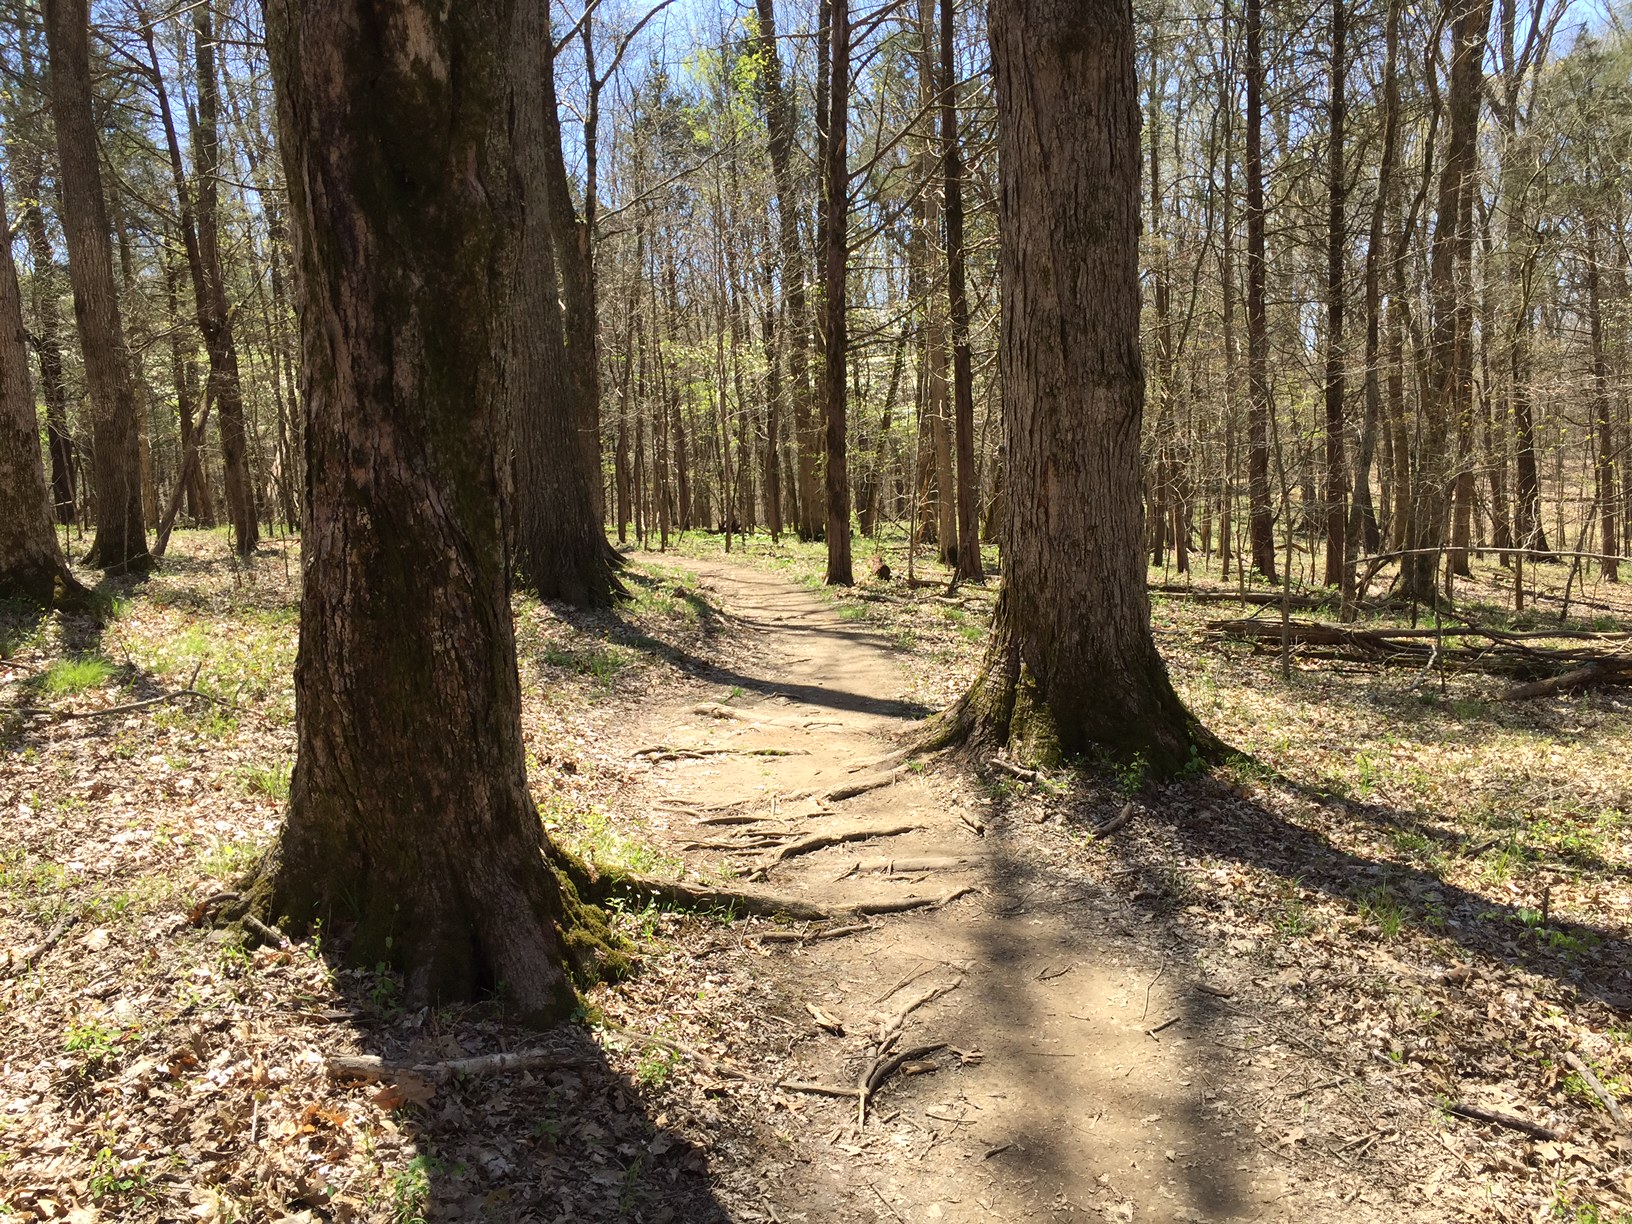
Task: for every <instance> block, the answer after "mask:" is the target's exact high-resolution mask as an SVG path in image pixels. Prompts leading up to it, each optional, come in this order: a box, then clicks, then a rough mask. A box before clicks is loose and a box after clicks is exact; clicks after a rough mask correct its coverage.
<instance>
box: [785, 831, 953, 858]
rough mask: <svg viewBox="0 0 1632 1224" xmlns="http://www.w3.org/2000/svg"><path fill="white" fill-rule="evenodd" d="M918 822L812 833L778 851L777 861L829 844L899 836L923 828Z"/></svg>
mask: <svg viewBox="0 0 1632 1224" xmlns="http://www.w3.org/2000/svg"><path fill="white" fill-rule="evenodd" d="M923 827H924V826H923V825H922V824H919V823H917V822H905V823H897V824H889V825H863V826H862V827H861V828H859V829H840V830H837V831H835V832H832V833H812V834H810V835H809V836H808V837H801V838H800V839H799V840H798V841H794V842H789V843H788V844H787V845H785V846H783V847H782V848H781V849H780V850H778V851H777V852H776V861H777V862H779V863H780V862H785V861H786V860H788V859H790V858H795V857H797V856H799V855H801V854H811V853H813V852H815V851H817V850H822V849H825V848H827V847H828V846H842V845H844V844H845V843H847V842H858V841H872V840H873V839H874V838H875V837H899V836H901V834H903V833H912V832H915V831H917V830H918V829H921V828H923Z"/></svg>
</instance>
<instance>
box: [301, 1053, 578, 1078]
mask: <svg viewBox="0 0 1632 1224" xmlns="http://www.w3.org/2000/svg"><path fill="white" fill-rule="evenodd" d="M324 1063H325V1065H326V1066H327V1068H328V1072H329V1074H330V1075H332V1076H333V1077H334V1078H335V1079H351V1080H365V1081H367V1082H369V1083H377V1082H379V1081H380V1080H389V1079H400V1078H402V1077H403V1076H410V1075H411V1076H417V1077H418V1078H420V1079H424V1080H430V1081H432V1082H433V1083H445V1082H447V1081H448V1080H450V1079H452V1078H453V1077H454V1076H456V1075H492V1074H494V1073H496V1072H500V1071H538V1070H564V1069H569V1068H581V1067H588V1066H592V1065H594V1064H592V1063H590V1062H589V1061H587V1060H585V1059H582V1058H573V1057H571V1056H570V1055H565V1054H561V1053H559V1052H558V1051H554V1050H524V1051H520V1052H517V1053H512V1054H483V1055H480V1056H479V1057H476V1058H453V1059H449V1060H447V1061H446V1062H427V1063H393V1062H387V1061H386V1060H385V1059H383V1058H381V1057H379V1056H378V1055H376V1054H331V1055H329V1057H328V1058H326V1059H325V1060H324Z"/></svg>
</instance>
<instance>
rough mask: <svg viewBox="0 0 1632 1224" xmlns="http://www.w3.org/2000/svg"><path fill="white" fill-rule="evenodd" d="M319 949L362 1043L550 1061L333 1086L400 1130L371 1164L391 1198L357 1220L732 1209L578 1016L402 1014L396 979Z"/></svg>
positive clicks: (481, 1011)
mask: <svg viewBox="0 0 1632 1224" xmlns="http://www.w3.org/2000/svg"><path fill="white" fill-rule="evenodd" d="M324 956H325V958H326V959H327V960H328V961H329V963H330V965H331V968H332V969H333V971H334V972H333V978H334V982H335V984H336V987H337V988H338V990H339V992H340V994H341V997H342V1000H343V1006H342V1007H341V1008H340V1009H338V1010H337V1011H336V1012H335V1013H333V1018H334V1019H335V1020H336V1021H338V1022H339V1023H340V1025H343V1028H342V1029H341V1030H340V1032H344V1033H345V1035H346V1036H347V1037H349V1038H350V1039H351V1040H352V1041H354V1042H355V1044H356V1046H357V1047H358V1048H359V1049H360V1050H361V1052H363V1053H366V1054H370V1055H375V1056H377V1057H379V1058H381V1059H383V1060H384V1061H385V1062H387V1063H389V1064H392V1065H394V1066H396V1065H408V1066H414V1065H419V1064H426V1063H431V1064H434V1063H441V1062H446V1061H449V1060H453V1059H464V1058H471V1057H479V1056H483V1055H487V1054H493V1053H499V1052H510V1053H518V1052H534V1051H538V1052H545V1053H548V1054H549V1055H552V1056H553V1057H554V1059H555V1060H556V1065H554V1066H548V1067H537V1068H534V1069H530V1070H513V1071H504V1072H498V1073H490V1074H481V1075H468V1076H458V1075H455V1076H453V1077H451V1078H448V1079H447V1080H446V1081H445V1082H440V1083H437V1082H433V1081H430V1080H427V1079H426V1078H425V1077H421V1076H417V1075H414V1074H413V1073H410V1074H409V1075H407V1076H393V1077H390V1078H387V1079H385V1080H382V1081H379V1082H372V1083H364V1082H357V1083H355V1084H350V1085H337V1086H336V1088H335V1089H334V1091H335V1092H337V1093H339V1094H341V1096H342V1097H344V1096H352V1097H355V1098H359V1099H361V1098H371V1099H372V1100H373V1102H374V1103H375V1104H377V1105H379V1106H381V1107H382V1108H386V1109H388V1110H390V1111H391V1117H392V1119H393V1121H394V1122H395V1124H396V1127H397V1136H396V1143H397V1148H396V1150H394V1151H391V1150H386V1148H385V1145H387V1144H388V1143H390V1142H392V1140H393V1137H392V1136H391V1135H390V1133H389V1132H387V1133H385V1134H382V1135H381V1136H380V1137H379V1139H378V1140H377V1142H379V1143H380V1144H381V1145H382V1149H381V1150H380V1151H379V1158H380V1160H381V1163H382V1164H383V1165H385V1166H386V1167H387V1168H389V1169H391V1170H392V1172H391V1180H390V1201H387V1202H383V1203H380V1202H376V1203H373V1204H371V1205H370V1207H369V1209H368V1210H365V1212H364V1216H365V1218H370V1219H393V1220H424V1221H441V1220H450V1221H452V1220H463V1221H482V1222H488V1221H493V1222H500V1224H510V1222H512V1221H513V1222H516V1224H535V1222H536V1224H599V1222H601V1221H628V1222H631V1224H693V1222H695V1224H714V1222H716V1221H718V1222H721V1224H724V1222H725V1221H728V1220H730V1219H731V1216H730V1215H729V1213H727V1211H726V1210H725V1209H724V1208H723V1207H722V1206H721V1204H720V1202H719V1201H718V1199H717V1197H716V1195H715V1191H714V1188H713V1185H712V1179H711V1175H710V1169H709V1161H708V1153H707V1151H706V1150H705V1149H704V1147H702V1146H699V1145H698V1144H696V1143H694V1142H692V1141H691V1140H690V1139H688V1138H686V1137H685V1136H684V1135H682V1134H681V1133H680V1132H679V1131H678V1130H677V1129H675V1128H674V1127H672V1126H671V1125H669V1124H668V1120H667V1118H665V1117H663V1116H661V1115H660V1116H659V1117H657V1118H655V1119H654V1118H653V1117H652V1116H651V1115H650V1111H649V1110H648V1108H647V1105H646V1103H645V1101H644V1100H643V1096H642V1092H641V1089H640V1087H639V1086H638V1085H637V1084H636V1083H635V1082H634V1081H633V1080H632V1079H631V1078H630V1077H629V1076H626V1075H624V1074H622V1073H620V1072H618V1071H616V1070H614V1069H613V1068H612V1066H611V1065H610V1064H609V1063H608V1060H607V1056H606V1052H605V1051H604V1050H603V1049H602V1048H601V1046H600V1045H599V1044H597V1042H596V1041H595V1039H594V1037H593V1036H592V1034H591V1033H590V1032H589V1030H587V1029H585V1028H583V1027H581V1026H579V1025H577V1024H563V1025H560V1026H557V1027H556V1028H553V1029H550V1030H547V1031H544V1032H539V1031H536V1030H531V1029H528V1028H526V1027H524V1026H522V1025H520V1024H517V1023H512V1022H510V1021H509V1020H508V1019H507V1017H506V1016H505V1014H504V1010H503V1007H502V1005H501V1004H499V1003H496V1002H490V1003H485V1004H478V1005H473V1006H465V1007H457V1008H444V1009H434V1010H431V1009H425V1010H420V1011H415V1012H405V1011H404V1010H403V1009H402V1008H400V1007H398V1006H397V1005H396V1003H395V997H396V996H395V983H394V980H393V979H392V978H390V977H389V976H387V975H385V974H383V973H376V972H371V971H368V970H364V969H357V968H352V967H347V966H346V965H344V964H343V963H341V962H340V961H338V960H337V959H335V957H334V955H333V953H332V951H331V949H330V947H329V946H327V945H326V946H325V948H324ZM335 1036H336V1037H339V1036H340V1033H339V1032H337V1033H336V1034H335ZM342 1044H345V1042H344V1041H335V1042H333V1043H332V1044H331V1045H329V1046H328V1047H327V1048H326V1049H325V1053H326V1054H335V1053H338V1052H339V1048H338V1047H339V1046H341V1045H342ZM433 1092H434V1095H431V1093H433ZM425 1096H428V1097H429V1099H420V1100H415V1099H414V1098H415V1097H425ZM405 1098H406V1099H405ZM288 1206H289V1208H290V1210H299V1209H301V1208H303V1207H304V1208H307V1209H310V1210H311V1211H313V1212H314V1213H315V1214H316V1215H317V1217H318V1218H325V1219H327V1218H335V1219H339V1218H342V1216H341V1215H339V1214H335V1215H332V1216H331V1215H330V1214H329V1213H331V1212H333V1211H334V1208H335V1204H334V1203H332V1202H331V1201H330V1196H329V1195H328V1194H327V1193H324V1192H322V1191H321V1189H320V1188H319V1186H318V1185H317V1184H316V1183H313V1185H312V1187H311V1193H310V1194H309V1195H308V1196H307V1197H305V1198H304V1199H299V1198H296V1199H292V1200H291V1201H290V1203H289V1204H288ZM351 1206H352V1209H353V1211H355V1209H356V1206H357V1205H356V1204H352V1205H351ZM373 1213H378V1214H373ZM348 1218H356V1217H355V1215H353V1216H351V1217H348Z"/></svg>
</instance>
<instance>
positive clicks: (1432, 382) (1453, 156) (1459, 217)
mask: <svg viewBox="0 0 1632 1224" xmlns="http://www.w3.org/2000/svg"><path fill="white" fill-rule="evenodd" d="M1490 10H1491V0H1456V4H1455V8H1454V10H1453V16H1452V24H1451V42H1452V47H1453V51H1452V59H1451V85H1450V94H1449V98H1448V100H1447V108H1448V111H1449V115H1450V133H1449V138H1448V141H1447V143H1446V149H1445V162H1444V164H1443V165H1442V166H1441V167H1440V178H1439V195H1438V201H1437V204H1436V210H1437V215H1436V218H1435V222H1434V240H1433V246H1432V249H1431V251H1430V254H1429V271H1428V277H1429V285H1428V297H1429V304H1430V307H1431V310H1432V338H1431V341H1430V354H1429V358H1430V375H1429V387H1428V392H1429V402H1428V403H1426V404H1425V405H1424V410H1423V429H1422V445H1421V447H1420V450H1419V453H1418V455H1417V464H1416V467H1417V471H1416V479H1415V481H1414V486H1415V487H1414V489H1413V499H1412V505H1411V523H1410V532H1409V536H1408V548H1407V550H1406V551H1407V555H1406V556H1405V557H1404V558H1402V560H1401V577H1402V579H1403V582H1402V586H1403V588H1404V591H1405V593H1406V594H1407V595H1408V596H1410V597H1411V598H1413V599H1415V600H1417V601H1419V602H1421V603H1434V602H1436V601H1437V600H1438V598H1439V594H1438V591H1439V584H1438V577H1439V566H1438V563H1439V560H1440V555H1441V553H1442V552H1443V550H1444V548H1445V545H1446V543H1447V540H1446V531H1447V527H1448V526H1449V523H1448V519H1449V517H1450V494H1451V484H1452V482H1453V480H1454V479H1455V478H1456V475H1457V474H1456V472H1455V471H1454V470H1452V466H1451V454H1450V438H1451V434H1450V431H1451V427H1452V426H1453V425H1456V426H1457V427H1458V428H1460V427H1461V425H1462V422H1464V421H1465V420H1466V419H1467V415H1468V412H1469V409H1470V406H1471V403H1472V400H1471V396H1472V390H1473V388H1472V383H1473V348H1472V345H1473V338H1472V330H1473V328H1472V319H1473V304H1472V301H1471V300H1470V297H1469V292H1470V290H1469V287H1468V284H1467V282H1468V267H1469V265H1470V263H1471V262H1472V254H1473V190H1474V181H1475V178H1476V177H1477V174H1478V144H1477V140H1478V129H1479V106H1480V96H1481V87H1482V81H1483V78H1484V67H1483V66H1484V54H1485V31H1486V27H1487V26H1489V24H1490Z"/></svg>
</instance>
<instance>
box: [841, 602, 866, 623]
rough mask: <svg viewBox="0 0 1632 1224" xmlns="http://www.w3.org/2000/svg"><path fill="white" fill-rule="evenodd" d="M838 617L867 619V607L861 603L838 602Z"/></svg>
mask: <svg viewBox="0 0 1632 1224" xmlns="http://www.w3.org/2000/svg"><path fill="white" fill-rule="evenodd" d="M839 619H840V620H842V621H864V620H866V619H867V608H866V606H865V605H863V604H852V603H847V604H840V605H839Z"/></svg>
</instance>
